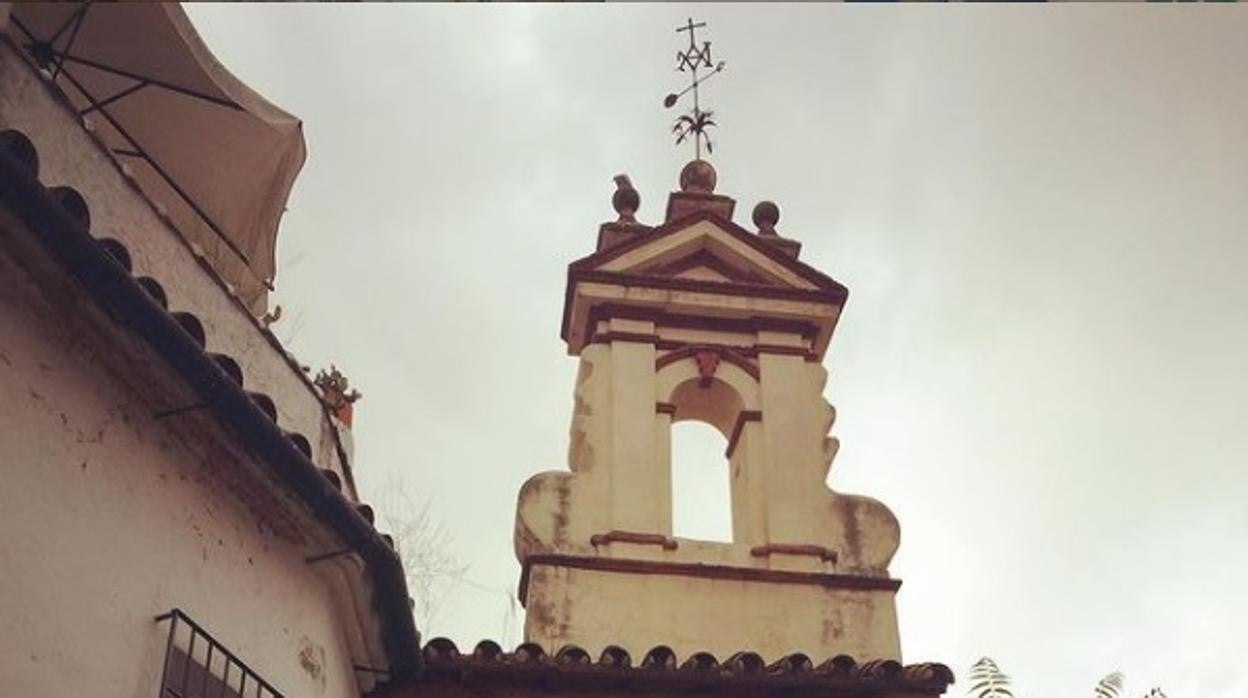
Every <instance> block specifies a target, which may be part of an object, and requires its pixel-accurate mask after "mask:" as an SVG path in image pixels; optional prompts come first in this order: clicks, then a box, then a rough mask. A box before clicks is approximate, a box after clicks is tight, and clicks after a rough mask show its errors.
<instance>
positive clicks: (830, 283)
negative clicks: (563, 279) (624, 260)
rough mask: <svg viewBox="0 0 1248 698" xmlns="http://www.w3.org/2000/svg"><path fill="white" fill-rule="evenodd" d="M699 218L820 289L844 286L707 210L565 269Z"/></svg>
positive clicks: (595, 262)
mask: <svg viewBox="0 0 1248 698" xmlns="http://www.w3.org/2000/svg"><path fill="white" fill-rule="evenodd" d="M702 221H709V222H711V223H714V224H715V225H716V226H718V227H720V228H721V229H723V230H724V232H726V233H728V234H729V235H731V236H732V237H734V238H736V239H738V240H740V241H741V242H743V243H745V244H746V245H748V246H750V247H751V248H753V249H754V250H756V251H758V252H760V253H762V254H763V255H765V256H766V257H767V258H768V259H771V260H772V261H774V262H777V263H779V264H781V265H782V266H784V267H785V268H786V269H788V270H789V271H792V272H793V273H795V274H797V275H798V276H800V277H802V278H803V279H806V280H807V281H810V282H811V283H813V284H815V285H816V286H818V287H820V288H824V289H839V290H842V291H843V290H844V289H845V287H844V286H842V285H841V284H840V283H839V282H838V281H836V280H835V279H833V278H832V277H830V276H828V275H827V274H824V273H823V272H821V271H819V270H818V269H815V268H814V267H812V266H810V265H809V264H806V263H804V262H800V261H798V260H796V259H794V258H792V257H790V256H788V255H786V254H785V253H784V252H781V251H780V250H778V249H776V248H775V247H773V246H772V245H769V244H768V243H767V242H766V241H764V240H763V239H762V238H760V237H759V236H758V235H755V234H754V233H751V232H750V231H748V230H746V229H745V228H742V227H741V226H739V225H737V224H736V223H733V222H732V221H730V220H727V219H725V218H723V217H721V216H717V215H715V214H714V213H711V212H709V211H696V212H694V213H691V214H689V215H688V216H682V217H680V218H677V219H675V220H671V221H668V222H666V223H664V224H663V225H660V226H658V227H657V228H655V229H654V230H652V231H651V232H649V233H646V234H644V235H639V236H637V237H636V238H635V239H633V240H629V241H628V242H625V243H622V244H620V245H616V246H614V247H611V248H608V249H606V250H602V251H601V252H595V253H594V254H591V255H589V256H587V257H582V258H580V259H578V260H576V261H575V262H572V264H571V265H569V266H568V269H569V271H571V270H574V269H575V270H583V269H593V268H595V267H598V266H601V265H602V264H605V263H606V262H609V261H611V260H613V259H615V258H617V257H619V256H620V255H623V254H624V253H626V252H631V251H632V250H635V249H637V248H639V247H644V246H645V245H648V244H650V243H652V242H654V241H656V240H661V239H663V238H665V237H667V236H668V235H672V234H674V233H677V232H680V231H682V230H684V229H686V228H688V227H690V226H692V225H695V224H697V223H700V222H702Z"/></svg>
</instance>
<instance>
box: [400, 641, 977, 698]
mask: <svg viewBox="0 0 1248 698" xmlns="http://www.w3.org/2000/svg"><path fill="white" fill-rule="evenodd" d="M424 658H425V667H426V676H425V679H424V680H425V681H441V680H446V679H449V680H452V681H462V680H464V679H465V678H466V677H467V676H469V675H470V674H472V673H473V670H474V669H475V670H478V671H480V672H484V673H488V674H490V675H493V676H495V677H497V678H499V679H500V680H506V681H507V682H509V683H515V684H518V683H523V682H524V681H525V680H526V678H525V677H526V676H528V677H539V676H540V679H539V682H540V684H541V685H542V686H544V687H546V689H547V690H553V689H555V688H558V687H559V685H560V683H559V680H558V679H559V677H560V676H561V675H566V677H567V678H568V679H576V681H577V683H576V685H578V686H582V685H583V682H584V681H586V680H591V679H593V678H594V677H597V678H598V679H600V680H603V681H609V682H612V683H610V685H611V686H615V687H617V688H618V687H638V688H637V690H638V691H639V692H640V691H641V690H643V689H642V688H640V687H642V686H645V685H646V684H645V679H646V677H651V678H653V679H660V678H661V677H662V676H669V677H671V678H672V679H673V680H677V679H680V677H684V678H683V679H680V680H682V681H686V682H687V681H694V682H695V683H696V682H702V683H708V682H709V683H714V684H724V682H727V683H729V684H735V682H740V681H747V682H751V684H757V683H759V682H762V685H766V684H767V683H769V682H772V683H774V682H779V683H778V684H777V687H780V686H781V684H783V686H785V687H788V688H794V687H799V688H800V687H801V685H824V686H825V687H844V688H846V689H847V690H849V689H851V688H854V687H856V688H854V690H855V691H860V690H861V689H863V688H864V687H866V688H871V690H870V691H867V692H865V693H862V692H858V693H854V695H863V696H866V695H881V696H883V695H889V693H888V691H901V690H904V691H906V693H905V695H910V696H920V695H930V696H937V695H941V694H943V693H944V692H945V690H946V688H947V687H948V685H949V684H951V683H953V681H954V676H953V672H952V671H950V670H949V668H948V667H946V666H945V665H943V664H932V663H929V664H911V665H908V666H903V665H902V664H901V663H899V662H897V661H894V660H892V659H872V660H868V661H864V662H861V663H860V662H858V661H856V660H855V659H854V658H853V657H850V656H849V655H845V654H841V655H837V656H835V657H831V658H829V659H827V660H825V661H823V662H821V663H820V664H818V665H816V664H815V663H814V662H813V661H812V660H811V658H810V657H808V656H806V655H805V654H802V653H794V654H790V655H786V656H784V657H780V658H778V659H776V660H775V661H773V662H771V663H770V664H768V663H766V662H765V661H764V659H763V658H762V657H761V656H759V655H758V654H757V653H754V652H748V651H743V652H737V653H736V654H734V655H732V656H731V657H729V658H728V659H726V660H724V661H723V662H720V661H717V660H716V658H715V656H714V655H712V654H711V653H709V652H696V653H694V654H692V655H690V656H689V657H687V658H685V659H684V660H683V661H682V660H681V659H680V658H679V657H677V656H676V653H675V652H673V651H672V650H671V648H669V647H666V646H663V645H660V646H657V647H654V648H652V649H650V650H649V651H648V652H646V654H645V655H644V658H643V659H642V661H641V664H640V665H639V666H636V667H634V666H633V663H632V659H631V656H630V654H629V653H628V651H627V650H625V649H623V648H622V647H619V646H616V645H610V646H608V647H607V648H606V649H604V650H603V651H602V653H601V654H600V655H599V656H598V659H597V660H596V661H595V660H593V659H592V655H590V654H589V652H587V651H586V650H585V649H584V648H582V647H580V646H578V645H574V644H569V645H564V646H562V647H560V648H559V649H558V650H557V651H556V652H555V653H554V655H553V657H552V656H551V655H549V654H547V653H546V651H545V650H544V649H543V648H542V647H541V646H539V645H537V644H536V643H532V642H526V643H524V644H521V645H520V646H518V647H517V648H516V649H515V651H514V652H511V653H507V652H504V651H503V649H502V648H501V647H500V646H499V645H498V644H497V643H495V642H493V641H491V640H482V641H481V642H479V643H477V646H476V648H475V649H474V650H473V652H472V654H470V655H463V654H461V653H460V651H459V648H458V647H456V645H455V643H454V642H452V641H451V640H449V639H447V638H445V637H439V638H434V639H432V640H430V641H429V642H428V643H427V644H426V645H425V647H424ZM620 679H622V680H623V681H624V682H623V683H620V682H619V681H618V680H620ZM795 682H796V683H795ZM799 684H800V685H799ZM872 687H873V688H872ZM875 689H879V690H875ZM628 690H632V689H631V688H630V689H628ZM786 690H787V689H786ZM394 695H406V694H405V693H403V691H402V690H397V691H396V693H395V694H394ZM827 695H836V694H835V693H832V694H827Z"/></svg>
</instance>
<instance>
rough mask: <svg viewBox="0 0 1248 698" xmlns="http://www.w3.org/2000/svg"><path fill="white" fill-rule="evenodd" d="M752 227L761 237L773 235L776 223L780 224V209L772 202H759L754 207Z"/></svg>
mask: <svg viewBox="0 0 1248 698" xmlns="http://www.w3.org/2000/svg"><path fill="white" fill-rule="evenodd" d="M753 218H754V225H756V226H758V232H759V233H760V234H762V235H775V234H776V223H779V222H780V207H779V206H777V205H776V203H775V202H774V201H760V202H758V205H757V206H755V207H754V214H753Z"/></svg>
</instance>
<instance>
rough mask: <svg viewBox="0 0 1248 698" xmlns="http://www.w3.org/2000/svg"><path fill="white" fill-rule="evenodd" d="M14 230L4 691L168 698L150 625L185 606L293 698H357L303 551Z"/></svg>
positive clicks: (0, 294) (3, 548) (3, 571)
mask: <svg viewBox="0 0 1248 698" xmlns="http://www.w3.org/2000/svg"><path fill="white" fill-rule="evenodd" d="M6 79H7V78H3V77H0V84H7V83H4V82H2V81H3V80H6ZM6 94H7V93H6ZM3 225H5V222H4V220H3V219H0V226H3ZM3 232H4V231H3V230H0V241H2V242H3V244H2V245H0V395H2V396H3V399H0V464H3V474H4V486H3V487H0V530H3V531H4V532H5V533H4V535H3V536H0V628H3V629H4V632H2V633H0V684H3V686H4V689H3V691H2V692H3V693H4V694H5V695H14V696H53V695H56V696H62V695H63V696H73V695H83V696H86V695H90V696H101V697H104V698H107V697H109V696H116V697H118V698H122V697H125V698H133V697H135V696H155V695H156V691H157V683H156V682H157V681H158V680H159V675H160V670H161V665H162V661H163V657H164V650H165V644H164V643H165V637H166V630H167V627H166V626H165V625H164V624H157V623H155V622H154V620H153V619H154V617H155V616H156V615H158V614H160V613H162V612H165V611H168V610H169V609H170V608H172V607H180V608H182V609H183V610H184V611H185V612H186V613H187V614H188V615H189V616H190V617H192V618H193V619H195V620H196V621H197V622H199V623H201V624H202V625H203V626H205V628H206V629H207V630H208V631H209V632H211V633H213V634H214V635H215V637H216V638H217V639H218V640H219V641H221V642H223V643H224V644H225V645H226V646H227V647H228V648H229V649H231V650H232V651H234V652H235V653H236V654H237V655H238V656H239V657H240V658H241V659H243V661H245V662H247V663H248V664H249V665H251V666H252V667H253V668H254V669H255V670H257V671H258V672H259V673H260V674H261V675H262V676H263V677H264V678H265V679H266V680H268V681H269V682H271V683H272V684H274V685H275V686H277V687H278V688H279V689H281V690H283V691H284V692H286V694H287V695H291V696H329V697H341V698H346V697H347V696H355V695H358V689H357V687H356V684H355V678H354V676H353V672H352V668H351V664H352V661H351V659H350V657H349V654H348V651H347V647H346V645H345V640H343V639H342V638H345V637H347V636H346V635H345V634H344V632H343V631H342V630H341V628H340V627H339V623H338V620H337V618H336V616H335V607H334V605H333V604H334V603H335V600H334V599H333V598H331V594H330V592H329V589H328V587H327V586H326V585H325V584H324V583H323V582H322V581H321V578H320V577H318V572H317V571H316V570H315V569H314V568H313V567H312V566H309V565H308V564H306V563H305V562H304V555H306V554H307V552H306V551H305V550H304V547H303V546H302V545H297V544H295V543H293V542H291V541H289V540H286V539H283V538H281V537H279V536H278V535H276V534H275V533H273V531H272V530H271V529H269V528H268V527H266V526H264V525H263V524H262V523H260V520H259V519H258V518H257V516H256V515H255V513H254V512H252V511H250V510H249V509H248V508H247V506H245V505H244V504H243V501H242V500H241V499H240V498H239V497H237V496H236V495H235V494H234V493H232V492H231V491H230V490H229V489H228V482H227V479H226V478H225V477H224V475H225V473H224V472H223V471H224V470H225V469H226V464H224V463H221V462H214V461H210V460H204V459H201V457H200V456H198V455H196V454H195V453H193V452H192V451H191V450H190V448H188V446H187V445H186V444H187V439H186V437H185V434H182V433H180V432H178V431H175V429H184V428H185V426H184V425H183V426H178V424H179V422H178V421H177V419H170V420H163V421H162V420H155V419H153V417H152V405H150V404H146V402H145V401H144V400H142V399H139V398H138V397H137V396H136V394H135V393H134V391H133V390H132V389H131V388H130V387H128V383H129V382H130V381H131V380H133V379H134V377H133V376H130V377H129V378H128V379H127V380H123V379H122V376H119V375H117V374H116V373H114V371H117V370H118V369H117V368H116V364H117V361H116V357H115V356H114V355H113V354H114V353H115V352H117V351H118V347H119V346H122V345H120V344H119V343H117V342H116V341H110V339H111V338H110V337H107V336H100V335H99V334H95V335H93V334H91V333H89V332H86V331H84V326H83V322H82V320H81V317H82V316H83V315H84V314H85V312H86V311H83V310H79V309H75V308H69V307H66V306H65V304H64V302H63V300H64V299H57V300H54V299H51V298H50V297H49V296H48V295H47V288H48V282H47V279H46V278H44V277H43V276H42V275H41V274H37V273H33V272H32V271H29V270H28V267H26V266H24V264H23V265H19V263H18V261H17V258H15V257H14V256H12V255H10V254H9V252H10V251H11V250H12V249H14V247H12V245H13V244H14V243H13V240H14V239H15V238H13V237H12V236H8V235H4V234H3ZM41 271H46V270H41ZM121 370H123V371H124V370H125V366H124V365H123V367H122V369H121ZM134 370H139V371H142V370H145V369H143V368H142V367H141V366H137V365H135V366H134Z"/></svg>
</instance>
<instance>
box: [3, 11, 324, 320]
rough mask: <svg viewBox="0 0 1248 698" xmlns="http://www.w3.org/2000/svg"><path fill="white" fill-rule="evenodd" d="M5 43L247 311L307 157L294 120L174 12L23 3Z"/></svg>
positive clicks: (265, 274)
mask: <svg viewBox="0 0 1248 698" xmlns="http://www.w3.org/2000/svg"><path fill="white" fill-rule="evenodd" d="M10 24H11V25H12V28H11V29H10V33H11V34H12V35H13V36H14V37H15V38H16V39H17V40H18V41H19V42H21V43H22V45H23V47H24V48H25V49H26V51H27V52H28V53H29V54H30V55H31V57H32V58H33V59H34V60H35V61H36V62H37V63H38V64H39V65H40V66H42V67H43V68H45V69H46V70H48V71H49V72H50V73H51V74H52V75H53V77H54V80H55V82H56V84H57V85H58V86H59V87H60V88H61V90H62V91H63V92H64V93H65V95H66V96H67V97H68V98H69V100H70V101H71V102H72V104H73V105H74V106H76V107H77V108H78V109H79V111H80V112H81V113H82V114H83V115H84V116H87V117H89V118H90V119H91V120H92V122H93V123H94V124H95V125H96V127H97V134H98V135H99V136H100V137H101V138H102V140H103V142H104V144H105V145H106V146H107V147H108V148H109V149H110V150H111V151H112V153H113V155H114V157H116V158H117V159H118V160H120V161H122V162H124V163H126V164H127V165H129V166H130V168H131V171H132V172H133V173H134V175H135V179H136V180H137V182H138V184H139V186H140V188H141V189H142V190H143V191H144V193H146V194H147V196H149V197H150V198H151V199H152V200H153V201H155V202H157V203H159V204H160V205H162V206H163V207H164V208H165V210H166V211H167V212H168V213H169V215H170V217H171V219H172V220H173V222H174V224H175V225H176V226H177V227H178V229H179V230H180V232H181V233H182V235H183V236H185V237H186V239H187V240H188V241H191V242H193V243H195V244H197V245H199V246H200V247H201V248H202V249H203V250H204V252H205V253H206V255H207V257H208V258H209V260H210V261H211V262H212V264H213V266H214V268H215V269H216V270H217V272H218V274H220V275H221V277H222V278H223V279H225V280H226V281H228V282H230V283H231V284H232V285H233V286H234V287H235V288H236V289H237V291H238V293H239V296H240V297H241V298H243V300H244V301H245V302H247V303H248V305H249V306H250V307H251V309H252V310H253V312H256V313H259V312H262V311H263V309H264V305H265V300H266V295H267V294H266V289H267V288H270V287H271V283H272V279H273V277H274V274H275V271H276V270H275V260H274V252H275V247H276V242H277V226H278V221H279V220H280V218H281V215H282V212H283V211H284V210H285V205H286V199H287V197H288V196H289V194H290V189H291V186H292V185H293V184H294V181H295V176H296V175H297V174H298V173H299V169H300V168H301V167H302V166H303V161H304V158H305V155H306V153H305V150H304V142H303V130H302V124H301V122H300V121H299V119H297V118H295V117H294V116H291V115H290V114H288V113H286V112H284V111H282V110H281V109H279V108H277V107H276V106H274V105H272V104H270V103H269V102H268V101H266V100H265V99H264V98H263V97H261V96H260V95H259V94H257V93H256V92H254V91H253V90H251V89H250V88H248V87H247V86H246V85H244V84H243V83H241V82H239V80H238V79H236V78H235V77H234V76H233V75H231V74H230V73H229V72H228V71H227V70H226V69H225V68H224V67H223V66H222V65H221V64H220V63H219V62H217V60H216V58H214V57H213V55H212V54H211V53H210V52H209V50H208V47H207V46H205V45H204V42H203V41H202V40H201V39H200V38H199V34H198V33H196V31H195V29H194V27H193V26H191V21H190V19H189V18H188V17H187V16H186V13H185V12H184V11H183V10H182V8H181V7H179V6H178V5H176V4H148V3H118V4H114V3H103V4H91V3H31V4H20V3H19V4H14V5H13V6H12V8H11V17H10Z"/></svg>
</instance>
